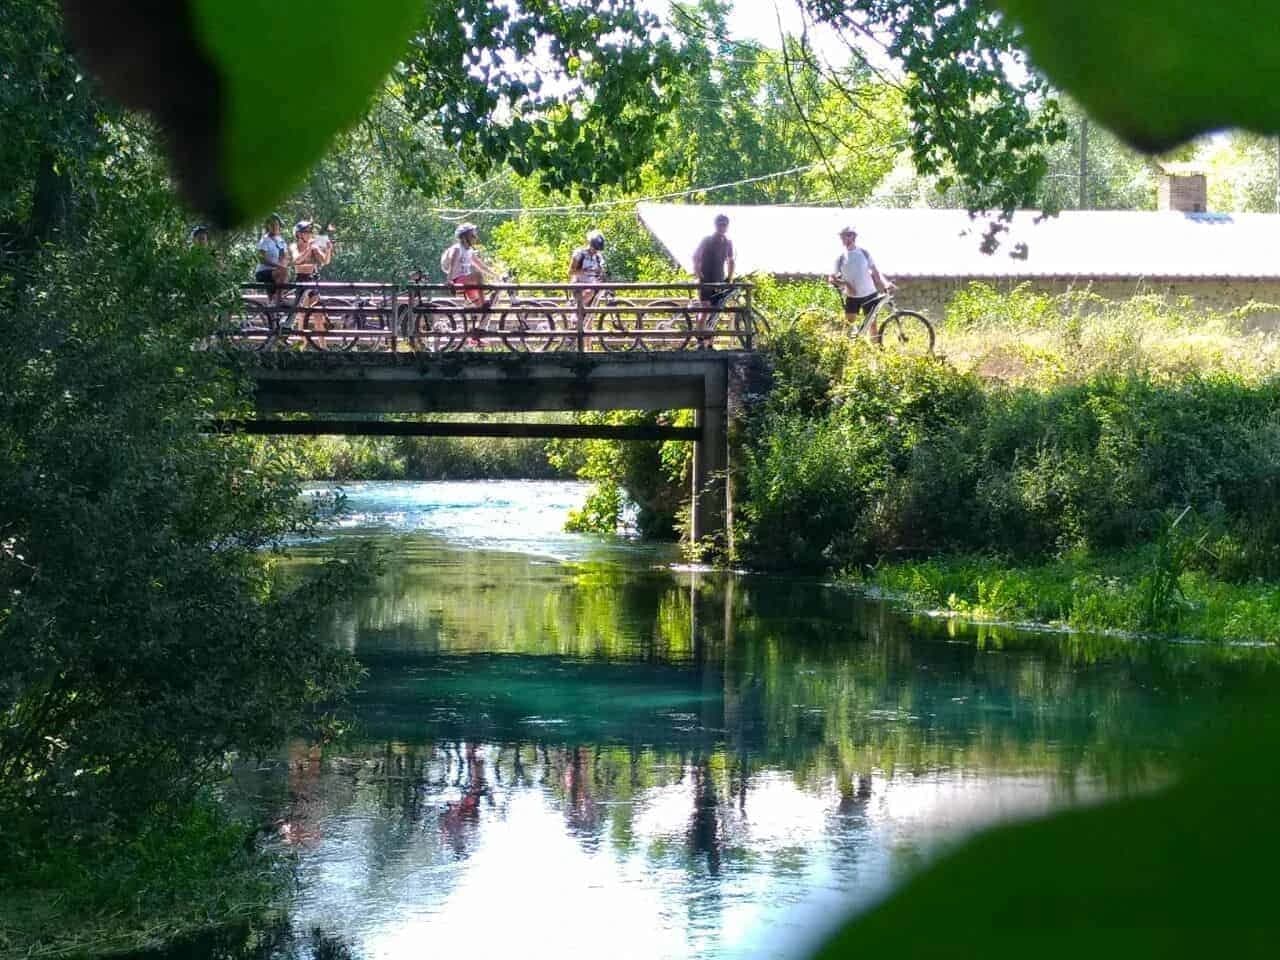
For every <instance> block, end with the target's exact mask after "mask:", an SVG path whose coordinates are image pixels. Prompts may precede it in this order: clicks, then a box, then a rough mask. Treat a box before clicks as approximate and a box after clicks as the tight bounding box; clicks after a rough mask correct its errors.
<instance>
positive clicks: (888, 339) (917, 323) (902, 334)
mask: <svg viewBox="0 0 1280 960" xmlns="http://www.w3.org/2000/svg"><path fill="white" fill-rule="evenodd" d="M933 340H934V335H933V326H932V325H931V324H930V323H929V321H928V320H926V319H925V318H924V316H923V315H922V314H919V313H916V312H915V311H913V310H899V311H898V312H897V313H895V314H893V315H892V316H890V317H889V319H888V320H886V321H884V323H882V324H881V325H880V345H881V346H882V347H883V348H884V349H885V350H888V351H890V352H892V353H900V354H903V355H904V356H911V357H927V356H930V355H931V354H932V353H933Z"/></svg>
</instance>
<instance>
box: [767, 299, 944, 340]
mask: <svg viewBox="0 0 1280 960" xmlns="http://www.w3.org/2000/svg"><path fill="white" fill-rule="evenodd" d="M832 289H833V290H835V292H836V294H837V295H838V296H839V297H840V304H841V309H842V310H843V307H844V295H843V293H842V292H841V291H840V289H839V288H837V287H833V288H832ZM895 292H896V291H894V290H890V291H889V292H887V293H885V294H884V295H883V296H881V297H880V299H879V300H877V301H876V302H875V305H874V306H873V307H872V308H871V310H870V311H867V312H865V313H863V315H862V320H861V321H860V322H859V323H858V324H857V326H856V327H855V328H854V329H853V330H852V331H850V333H849V338H850V339H852V340H856V339H857V338H858V337H861V336H862V335H863V334H864V333H866V332H867V330H869V329H870V327H871V323H872V321H875V323H876V326H877V333H876V336H875V337H871V336H870V335H868V340H870V341H871V343H872V344H873V345H874V346H877V347H880V348H881V349H883V350H889V351H892V352H894V353H900V354H903V355H905V356H918V357H928V356H932V355H933V347H934V343H935V341H936V339H937V338H936V334H935V333H934V329H933V324H931V323H930V322H929V319H928V318H927V317H926V316H925V315H924V314H922V313H917V312H916V311H915V310H900V309H898V305H897V303H896V302H895V300H894V294H895ZM806 321H807V322H810V323H812V322H815V321H816V322H819V323H822V324H828V323H830V322H831V314H830V313H829V312H828V311H827V310H825V309H824V308H822V307H810V308H809V309H807V310H803V311H801V312H800V314H799V315H798V316H797V317H796V319H795V320H794V321H793V323H792V325H793V326H799V325H801V324H804V323H805V322H806ZM841 321H842V323H843V321H844V315H843V314H841Z"/></svg>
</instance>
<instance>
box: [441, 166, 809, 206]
mask: <svg viewBox="0 0 1280 960" xmlns="http://www.w3.org/2000/svg"><path fill="white" fill-rule="evenodd" d="M821 166H823V164H822V163H821V162H818V163H807V164H805V165H804V166H800V167H792V168H791V169H790V170H779V171H777V172H776V173H765V174H761V175H760V176H758V177H747V178H746V179H744V180H735V181H733V182H732V183H717V184H713V185H711V186H709V187H691V188H690V189H688V190H678V191H675V192H674V193H660V194H654V195H653V196H649V197H630V198H628V199H625V200H602V201H601V202H599V203H593V204H591V205H590V206H588V205H587V204H581V203H580V204H563V205H560V206H546V207H490V208H479V207H470V208H467V207H428V208H427V211H428V212H429V213H434V214H436V215H437V216H440V217H442V218H443V219H445V220H449V219H462V218H463V217H470V216H476V215H479V214H492V215H499V214H517V213H591V212H594V211H596V210H601V209H612V208H614V207H628V206H635V205H636V204H637V203H651V202H653V201H656V200H676V199H678V198H680V197H689V196H693V195H694V194H696V193H712V192H713V191H716V190H728V189H731V188H732V187H743V186H746V185H747V184H751V183H760V182H762V181H764V180H776V179H778V178H779V177H789V176H791V175H793V174H797V173H808V172H809V171H810V170H814V169H817V168H818V167H821Z"/></svg>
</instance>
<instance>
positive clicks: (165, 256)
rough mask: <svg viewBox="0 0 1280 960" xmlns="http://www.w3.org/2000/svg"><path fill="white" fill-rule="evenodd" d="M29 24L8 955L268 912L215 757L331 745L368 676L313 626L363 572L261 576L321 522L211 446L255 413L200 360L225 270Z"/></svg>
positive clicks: (242, 441) (236, 452)
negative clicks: (341, 704)
mask: <svg viewBox="0 0 1280 960" xmlns="http://www.w3.org/2000/svg"><path fill="white" fill-rule="evenodd" d="M20 7H21V13H22V14H23V18H22V19H15V18H11V17H6V18H5V21H4V23H3V24H0V58H2V59H3V60H4V61H5V62H6V63H11V62H12V63H19V64H23V65H24V66H29V67H31V69H30V70H21V71H15V72H14V73H13V74H11V75H10V76H9V79H8V80H7V81H6V85H5V93H4V96H3V97H2V98H0V120H3V129H4V131H5V133H4V136H3V137H0V142H3V143H4V149H5V150H6V151H8V150H9V149H10V148H11V147H12V146H13V145H15V144H16V145H21V149H24V150H25V155H24V156H23V157H21V158H16V160H15V163H14V164H13V165H11V166H10V167H9V168H8V169H7V171H6V178H5V190H4V191H3V192H0V225H3V226H0V233H2V234H3V243H0V255H2V257H3V259H0V338H2V339H3V341H4V344H5V347H4V349H3V350H2V351H0V383H2V384H3V389H0V822H3V823H4V829H3V831H2V832H0V931H3V932H2V933H0V942H5V947H6V948H9V949H13V950H21V951H22V955H24V956H26V955H36V954H37V953H39V952H40V951H42V950H45V951H53V950H55V947H56V946H57V945H58V944H67V943H69V944H71V945H74V946H75V947H76V948H77V949H81V948H84V949H87V948H88V944H89V943H90V942H93V943H97V944H101V943H102V942H103V941H109V942H115V941H118V942H119V943H121V944H125V945H128V944H137V943H140V942H142V941H143V940H145V939H147V938H148V937H150V936H151V935H152V934H153V933H154V934H156V935H160V934H162V933H163V932H164V931H166V930H176V929H181V928H185V927H189V926H193V925H199V924H206V925H207V924H211V923H218V922H221V921H222V919H224V918H225V917H226V916H227V915H229V914H231V913H234V912H238V911H240V910H247V909H261V907H262V905H263V903H264V902H265V898H266V897H267V895H268V894H269V893H270V892H271V891H274V890H275V889H276V888H277V887H276V884H277V882H278V878H273V877H272V876H270V874H271V873H273V871H272V870H271V868H270V864H269V863H268V862H267V861H264V860H262V859H260V858H259V857H258V856H257V855H256V854H255V852H254V850H253V844H252V843H251V842H249V840H250V837H249V832H248V830H247V829H246V828H245V827H243V826H242V825H239V824H237V823H234V822H232V821H231V819H230V818H229V817H228V815H227V814H226V812H225V811H224V810H223V809H222V808H221V807H220V806H216V805H211V804H210V803H208V802H207V801H206V800H205V799H204V798H206V797H207V795H208V794H207V791H208V789H209V788H210V786H211V785H212V784H214V783H216V782H217V781H219V780H221V779H222V777H223V776H224V775H225V769H226V765H227V762H228V759H229V758H231V757H233V756H236V755H241V756H244V755H254V754H261V753H264V752H266V751H269V750H271V749H273V748H274V747H275V746H276V745H277V744H278V743H279V742H280V740H281V739H282V738H283V737H285V736H287V735H288V734H290V733H291V732H299V733H307V734H309V735H313V736H323V735H325V734H326V733H327V732H328V731H330V730H331V729H332V720H331V708H332V704H333V702H334V701H335V700H336V699H337V698H339V697H340V696H342V695H343V694H344V693H345V692H347V691H348V690H349V689H350V688H351V687H352V686H353V684H354V683H355V681H356V679H357V678H358V676H359V667H358V665H357V664H356V662H355V661H354V659H353V658H351V656H350V655H349V654H348V653H346V652H345V651H343V650H341V649H338V648H335V647H334V646H332V645H331V644H328V643H327V642H325V641H324V640H323V639H322V638H321V637H320V635H319V633H318V630H317V627H318V625H319V624H320V622H321V621H323V620H324V619H325V618H326V617H327V616H328V615H329V614H330V611H331V610H332V607H333V605H334V604H335V603H338V602H341V601H342V600H343V599H344V598H345V597H349V596H350V595H351V594H352V593H354V592H356V591H358V590H359V589H360V586H361V584H362V583H364V582H365V581H366V575H367V573H368V572H369V569H370V565H371V564H370V561H369V560H368V559H367V558H365V557H353V558H347V562H339V561H338V560H336V559H333V558H331V560H332V562H329V563H325V564H320V565H318V566H317V567H316V569H315V570H314V571H313V575H311V576H308V577H303V578H297V579H296V580H294V581H292V582H291V583H290V584H287V585H286V584H281V583H280V582H279V581H278V580H277V579H276V577H275V576H274V567H275V565H276V563H277V561H278V556H277V554H278V550H279V546H280V544H281V543H282V541H283V540H284V538H286V537H292V536H297V535H300V534H306V533H308V532H310V531H312V530H313V529H314V527H315V524H316V523H317V522H318V521H319V520H320V519H321V518H322V516H323V514H324V513H325V512H327V509H328V508H329V507H332V506H333V504H327V505H326V504H309V503H307V502H306V501H303V500H301V499H300V498H299V491H300V489H301V487H300V479H299V478H298V476H297V475H296V474H295V473H294V472H293V471H292V469H291V467H290V464H289V463H287V462H286V461H285V460H284V459H283V458H281V457H279V456H277V455H275V454H274V453H273V452H272V451H270V450H268V449H266V448H263V447H261V446H260V445H258V444H256V443H255V442H253V441H251V440H249V439H246V438H233V437H214V436H210V435H207V434H205V433H203V432H202V425H203V423H204V422H205V421H206V420H207V419H208V418H210V417H216V416H220V415H221V416H237V415H243V414H244V413H245V412H246V411H247V409H248V407H249V403H250V393H249V389H248V384H247V382H246V381H245V380H244V379H242V377H241V375H240V372H239V371H238V370H237V369H235V367H234V366H231V365H228V364H227V363H225V362H223V361H222V360H220V359H219V358H218V357H217V356H215V355H214V354H212V353H210V352H208V351H204V350H199V349H193V345H194V344H198V343H200V342H202V341H203V340H205V339H206V338H207V337H208V336H209V335H210V334H211V333H212V332H213V331H214V330H215V329H216V327H217V324H218V322H219V320H218V317H219V313H220V310H221V308H222V306H223V304H224V303H225V302H226V298H227V296H228V293H229V291H230V290H231V284H230V282H229V279H228V277H226V276H225V275H224V274H223V273H222V272H221V270H220V269H219V266H218V264H217V263H216V262H215V261H214V259H213V258H211V257H209V256H207V255H206V253H205V251H200V250H195V249H188V248H186V246H185V245H184V244H183V243H181V241H180V239H177V240H176V239H175V238H182V237H183V236H184V235H185V229H184V215H183V212H182V211H181V210H180V209H179V208H178V207H177V206H176V204H175V203H174V201H173V198H172V196H171V193H170V189H169V184H168V182H167V179H166V177H165V175H164V171H163V169H162V166H161V164H160V163H159V162H158V151H157V150H156V149H155V148H154V146H153V143H152V139H151V137H152V131H151V130H150V128H149V127H148V125H147V124H145V123H143V122H140V121H139V120H138V119H137V118H135V117H131V116H128V115H125V114H122V113H120V112H119V111H117V110H115V109H114V108H113V107H111V106H110V104H107V103H105V102H103V101H101V100H99V99H98V98H97V96H96V93H95V92H94V91H92V90H89V89H85V87H86V86H87V85H83V84H81V83H80V82H79V81H78V77H77V74H78V70H77V68H76V64H75V63H74V61H72V60H71V58H70V56H69V55H68V54H67V53H66V51H65V48H64V47H63V46H62V41H61V37H60V29H59V26H60V25H59V21H58V17H57V15H56V5H54V4H51V3H23V4H21V5H20ZM42 164H53V165H54V167H56V169H54V167H49V166H42ZM246 843H247V844H248V846H246ZM160 878H163V882H161V881H160ZM37 931H38V932H39V936H35V933H36V932H37Z"/></svg>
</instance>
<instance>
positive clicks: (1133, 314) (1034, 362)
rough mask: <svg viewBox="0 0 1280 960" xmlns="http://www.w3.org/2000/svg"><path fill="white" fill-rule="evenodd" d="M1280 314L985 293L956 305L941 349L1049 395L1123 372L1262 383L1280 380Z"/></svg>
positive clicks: (983, 288) (971, 290) (964, 366)
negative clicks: (1269, 324) (1228, 376)
mask: <svg viewBox="0 0 1280 960" xmlns="http://www.w3.org/2000/svg"><path fill="white" fill-rule="evenodd" d="M1277 312H1280V307H1276V306H1274V305H1270V304H1264V303H1249V304H1246V305H1244V306H1241V307H1239V308H1236V309H1233V310H1204V309H1198V308H1196V307H1195V306H1194V305H1193V304H1192V303H1191V302H1190V301H1188V300H1185V299H1173V298H1169V297H1165V296H1161V295H1156V294H1150V295H1144V296H1135V297H1133V298H1131V299H1129V300H1125V301H1109V300H1105V299H1103V298H1102V297H1100V296H1098V295H1096V294H1094V293H1092V292H1090V291H1089V290H1088V289H1087V288H1086V289H1082V290H1079V291H1076V292H1073V293H1066V294H1057V295H1051V294H1044V293H1036V292H1034V291H1032V290H1031V289H1030V288H1029V287H1027V286H1023V287H1018V288H1016V289H1014V290H1013V291H1011V292H1009V293H1000V292H998V291H996V290H995V289H994V288H993V287H991V286H989V285H987V284H981V283H975V284H972V285H971V286H970V287H968V288H967V289H966V290H964V291H961V292H960V293H959V294H958V295H957V296H956V297H955V299H954V300H953V301H952V303H951V305H950V307H949V309H948V310H947V316H946V320H945V323H944V324H943V329H942V331H941V335H940V338H939V347H940V351H941V352H942V353H943V354H944V355H945V356H946V357H947V359H948V360H949V361H951V362H952V363H954V364H955V365H956V366H957V367H958V368H959V369H961V370H965V371H968V370H972V371H973V372H975V373H977V374H979V375H980V376H982V377H984V378H985V379H989V380H999V381H1003V382H1006V383H1017V384H1023V383H1032V384H1035V385H1037V386H1042V387H1047V386H1053V385H1055V384H1059V383H1062V382H1071V381H1075V380H1078V379H1081V378H1083V377H1087V376H1091V375H1094V374H1097V373H1099V372H1117V371H1142V372H1144V373H1146V374H1149V375H1154V376H1157V377H1158V376H1173V377H1177V376H1184V375H1186V374H1189V373H1194V372H1200V373H1208V372H1215V371H1229V372H1231V373H1232V374H1233V375H1236V376H1239V377H1241V378H1242V379H1244V380H1246V381H1257V380H1261V379H1263V378H1265V377H1269V376H1274V375H1275V374H1276V373H1278V372H1280V334H1277V333H1276V332H1275V331H1266V330H1262V329H1258V321H1259V319H1260V318H1261V317H1263V316H1264V315H1268V314H1270V315H1274V314H1276V313H1277Z"/></svg>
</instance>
